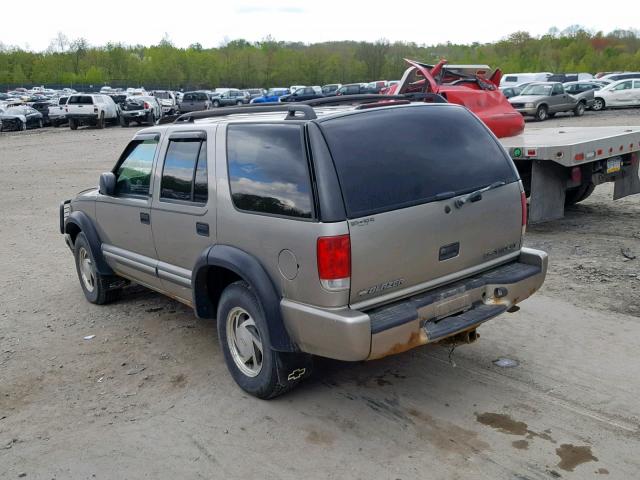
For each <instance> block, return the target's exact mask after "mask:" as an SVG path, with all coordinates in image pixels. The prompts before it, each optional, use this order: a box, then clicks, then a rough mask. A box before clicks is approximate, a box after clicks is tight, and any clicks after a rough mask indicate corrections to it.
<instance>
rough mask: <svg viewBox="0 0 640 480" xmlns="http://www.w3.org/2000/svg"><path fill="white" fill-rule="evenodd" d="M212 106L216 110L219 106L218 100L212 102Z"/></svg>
mask: <svg viewBox="0 0 640 480" xmlns="http://www.w3.org/2000/svg"><path fill="white" fill-rule="evenodd" d="M213 106H214V107H216V108H218V107H219V106H220V102H219V101H218V100H214V101H213Z"/></svg>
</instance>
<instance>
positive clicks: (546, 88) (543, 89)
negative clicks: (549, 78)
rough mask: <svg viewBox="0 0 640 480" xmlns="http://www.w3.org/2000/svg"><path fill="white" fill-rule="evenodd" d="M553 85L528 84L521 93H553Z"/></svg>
mask: <svg viewBox="0 0 640 480" xmlns="http://www.w3.org/2000/svg"><path fill="white" fill-rule="evenodd" d="M551 88H552V87H551V85H527V86H526V87H524V89H523V90H522V93H521V95H551Z"/></svg>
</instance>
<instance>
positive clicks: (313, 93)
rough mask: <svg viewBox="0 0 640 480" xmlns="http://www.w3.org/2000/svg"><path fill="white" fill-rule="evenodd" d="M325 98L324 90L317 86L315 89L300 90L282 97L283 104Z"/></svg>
mask: <svg viewBox="0 0 640 480" xmlns="http://www.w3.org/2000/svg"><path fill="white" fill-rule="evenodd" d="M320 97H324V95H323V94H322V89H321V88H320V87H319V86H318V85H316V86H314V87H303V88H299V89H298V90H296V91H295V92H293V93H292V94H290V95H283V96H282V97H280V100H279V101H281V102H304V101H305V100H313V99H314V98H320Z"/></svg>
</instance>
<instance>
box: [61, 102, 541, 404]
mask: <svg viewBox="0 0 640 480" xmlns="http://www.w3.org/2000/svg"><path fill="white" fill-rule="evenodd" d="M385 98H386V99H385V102H389V98H390V97H385ZM324 100H327V99H321V100H317V101H315V103H320V104H321V103H323V101H324ZM334 101H335V99H334ZM398 103H406V104H393V102H392V103H384V102H380V101H378V103H373V104H367V105H357V106H355V107H354V106H332V107H322V106H318V107H315V108H313V107H311V106H309V105H304V104H295V105H273V106H261V105H258V106H244V107H230V108H225V109H218V110H211V111H206V112H195V113H191V114H186V115H183V116H182V117H181V118H180V119H179V120H180V121H178V122H176V123H175V124H171V125H168V126H155V127H152V128H148V129H144V130H141V131H140V132H139V133H137V134H136V135H135V137H134V138H133V140H132V141H131V143H129V145H127V147H126V148H125V150H124V152H123V153H122V155H121V156H120V159H119V160H118V161H117V162H116V164H115V167H114V168H113V170H112V171H111V172H108V173H104V174H102V176H101V177H100V186H99V188H93V189H90V190H86V191H84V192H81V193H80V194H79V195H78V196H76V197H75V198H74V199H73V200H68V201H66V202H64V203H63V204H62V205H61V211H60V222H61V226H60V228H61V231H62V233H64V235H65V239H66V242H67V244H68V245H69V247H70V248H71V250H72V251H73V253H74V255H75V260H76V267H77V272H78V276H79V279H80V285H81V287H82V289H83V291H84V294H85V296H86V298H87V299H88V300H89V301H90V302H93V303H99V304H100V303H105V302H107V301H109V300H111V299H113V298H114V296H115V294H116V293H117V292H119V291H120V290H121V287H122V286H123V285H124V284H125V283H126V281H133V282H136V283H139V284H141V285H145V286H147V287H149V288H151V289H153V290H156V291H158V292H161V293H164V294H166V295H169V296H170V297H172V298H175V299H177V300H179V301H180V302H183V303H185V304H187V305H190V306H192V307H193V309H194V311H195V313H196V315H197V316H198V317H200V318H217V325H218V332H219V339H220V345H221V348H222V350H223V352H224V357H225V360H226V363H227V366H228V368H229V371H230V372H231V375H232V376H233V378H234V379H235V381H236V382H237V383H238V385H240V387H242V388H243V389H244V390H246V391H247V392H249V393H251V394H253V395H255V396H258V397H260V398H271V397H274V396H276V395H278V394H281V393H283V392H285V391H286V390H288V389H289V388H291V387H292V386H293V385H295V384H296V383H298V382H300V381H301V380H302V379H303V378H305V377H306V376H308V375H309V374H310V372H311V367H312V356H313V355H318V356H323V357H329V358H334V359H340V360H351V361H358V360H369V359H375V358H381V357H384V356H386V355H391V354H396V353H399V352H403V351H405V350H408V349H410V348H413V347H416V346H418V345H423V344H427V343H431V342H438V341H441V340H444V339H451V337H453V339H455V341H457V342H468V341H472V340H474V339H475V337H476V335H475V331H476V328H477V327H478V326H479V325H480V324H481V323H483V322H485V321H487V320H489V319H491V318H493V317H495V316H497V315H499V314H501V313H503V312H505V311H507V310H510V309H512V308H513V307H514V305H515V304H516V303H519V302H521V301H522V300H524V299H526V298H527V297H529V296H530V295H531V294H533V293H534V292H535V291H536V290H537V289H538V288H539V287H540V286H541V285H542V283H543V280H544V278H545V274H546V269H547V256H546V254H545V253H544V252H541V251H537V250H531V249H528V248H523V247H522V236H523V233H524V229H525V224H526V199H525V197H524V194H523V189H522V185H521V182H520V179H519V177H518V173H517V171H516V169H515V167H514V165H513V163H512V161H511V159H510V158H509V157H508V156H507V154H506V153H505V151H504V150H503V149H502V147H501V146H500V144H499V143H498V142H497V140H496V138H495V137H494V136H493V134H492V133H491V132H490V131H489V130H488V129H487V128H486V127H485V125H484V124H482V123H481V122H480V120H478V118H477V117H475V116H474V115H473V114H471V113H470V112H469V111H468V110H466V109H465V108H464V107H461V106H457V105H448V104H424V103H419V104H418V103H412V104H408V103H409V102H398Z"/></svg>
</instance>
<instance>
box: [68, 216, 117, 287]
mask: <svg viewBox="0 0 640 480" xmlns="http://www.w3.org/2000/svg"><path fill="white" fill-rule="evenodd" d="M70 224H72V225H75V226H76V227H77V228H78V229H80V231H81V232H82V233H84V236H85V237H86V238H87V241H88V242H89V248H91V254H92V255H93V258H94V260H95V262H96V270H97V271H98V273H99V274H100V275H114V272H113V270H112V269H111V267H110V266H109V265H108V264H107V262H106V261H105V259H104V256H103V255H102V242H101V241H100V237H99V236H98V232H97V231H96V227H95V226H94V225H93V222H92V221H91V219H90V218H89V216H88V215H87V214H86V213H84V212H81V211H75V212H71V214H70V215H69V216H68V217H67V218H66V219H65V221H64V233H70V232H69V225H70Z"/></svg>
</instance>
